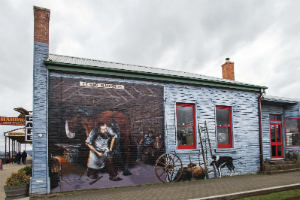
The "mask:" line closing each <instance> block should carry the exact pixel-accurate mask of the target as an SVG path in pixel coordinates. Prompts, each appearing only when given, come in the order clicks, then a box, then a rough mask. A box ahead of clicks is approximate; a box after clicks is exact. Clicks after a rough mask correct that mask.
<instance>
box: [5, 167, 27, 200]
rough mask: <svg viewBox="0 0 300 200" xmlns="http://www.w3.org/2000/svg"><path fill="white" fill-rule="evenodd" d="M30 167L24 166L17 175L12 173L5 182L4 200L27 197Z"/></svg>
mask: <svg viewBox="0 0 300 200" xmlns="http://www.w3.org/2000/svg"><path fill="white" fill-rule="evenodd" d="M30 177H31V167H29V166H26V167H24V168H22V169H20V170H19V171H18V172H17V173H12V174H11V175H10V176H9V177H8V178H7V179H6V182H5V185H4V191H5V194H6V199H15V198H20V197H26V196H28V192H29V180H30Z"/></svg>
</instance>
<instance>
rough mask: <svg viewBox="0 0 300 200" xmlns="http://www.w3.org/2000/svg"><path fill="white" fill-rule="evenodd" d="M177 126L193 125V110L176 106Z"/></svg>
mask: <svg viewBox="0 0 300 200" xmlns="http://www.w3.org/2000/svg"><path fill="white" fill-rule="evenodd" d="M177 124H178V125H193V108H192V107H183V106H177Z"/></svg>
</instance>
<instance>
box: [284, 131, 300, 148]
mask: <svg viewBox="0 0 300 200" xmlns="http://www.w3.org/2000/svg"><path fill="white" fill-rule="evenodd" d="M299 139H300V138H299V133H286V143H287V145H288V146H290V145H300V142H299Z"/></svg>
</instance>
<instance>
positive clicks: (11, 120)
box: [0, 116, 25, 126]
mask: <svg viewBox="0 0 300 200" xmlns="http://www.w3.org/2000/svg"><path fill="white" fill-rule="evenodd" d="M0 125H10V126H24V125H25V119H24V118H19V117H3V116H0Z"/></svg>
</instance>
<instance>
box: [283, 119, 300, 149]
mask: <svg viewBox="0 0 300 200" xmlns="http://www.w3.org/2000/svg"><path fill="white" fill-rule="evenodd" d="M287 120H298V121H299V122H298V134H299V137H300V118H289V119H285V120H284V133H285V146H286V147H299V146H300V144H299V145H288V144H287V137H286V121H287Z"/></svg>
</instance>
